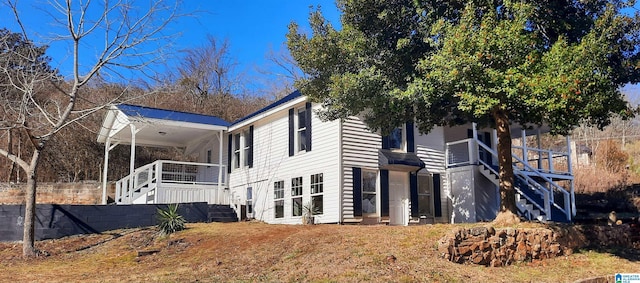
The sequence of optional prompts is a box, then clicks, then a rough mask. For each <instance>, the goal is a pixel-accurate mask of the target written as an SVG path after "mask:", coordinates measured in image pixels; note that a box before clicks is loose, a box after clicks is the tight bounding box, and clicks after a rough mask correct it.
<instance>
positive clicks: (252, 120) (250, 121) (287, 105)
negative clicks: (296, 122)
mask: <svg viewBox="0 0 640 283" xmlns="http://www.w3.org/2000/svg"><path fill="white" fill-rule="evenodd" d="M306 100H307V97H306V96H301V97H298V98H296V99H294V100H291V101H289V102H287V103H284V104H282V105H280V106H278V107H275V108H273V109H269V110H268V111H265V112H263V113H260V114H258V115H256V116H253V117H251V118H249V119H247V120H244V121H242V122H240V123H238V124H235V125H231V126H229V132H232V131H235V130H237V129H239V128H242V127H245V126H247V125H250V124H253V123H255V122H256V121H258V120H260V119H263V118H265V117H267V116H270V115H273V114H275V113H278V112H280V111H283V110H285V109H288V108H291V107H293V106H295V105H296V104H298V103H301V102H305V101H306Z"/></svg>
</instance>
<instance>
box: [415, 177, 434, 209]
mask: <svg viewBox="0 0 640 283" xmlns="http://www.w3.org/2000/svg"><path fill="white" fill-rule="evenodd" d="M432 189H433V184H432V178H431V176H429V175H418V213H419V215H420V216H431V215H433V214H432V211H433V210H432V206H433V205H432V203H433V197H432Z"/></svg>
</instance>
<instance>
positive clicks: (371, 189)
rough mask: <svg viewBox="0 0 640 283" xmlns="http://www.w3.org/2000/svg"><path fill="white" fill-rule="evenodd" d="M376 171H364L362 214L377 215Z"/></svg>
mask: <svg viewBox="0 0 640 283" xmlns="http://www.w3.org/2000/svg"><path fill="white" fill-rule="evenodd" d="M376 175H377V173H376V171H362V213H363V214H375V213H376V210H377V209H376V179H377V176H376Z"/></svg>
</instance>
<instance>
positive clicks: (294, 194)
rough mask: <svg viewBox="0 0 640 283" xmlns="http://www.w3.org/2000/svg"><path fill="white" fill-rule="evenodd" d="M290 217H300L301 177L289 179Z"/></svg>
mask: <svg viewBox="0 0 640 283" xmlns="http://www.w3.org/2000/svg"><path fill="white" fill-rule="evenodd" d="M291 204H292V205H291V215H292V216H302V177H295V178H292V179H291Z"/></svg>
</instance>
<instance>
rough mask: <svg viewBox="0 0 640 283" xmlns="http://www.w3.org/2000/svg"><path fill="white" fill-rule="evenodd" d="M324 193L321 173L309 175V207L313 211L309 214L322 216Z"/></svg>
mask: <svg viewBox="0 0 640 283" xmlns="http://www.w3.org/2000/svg"><path fill="white" fill-rule="evenodd" d="M323 192H324V183H323V177H322V173H320V174H314V175H311V206H312V208H313V210H312V211H311V214H313V215H317V214H322V213H323V211H324V208H323V205H322V204H323V197H322V193H323Z"/></svg>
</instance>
